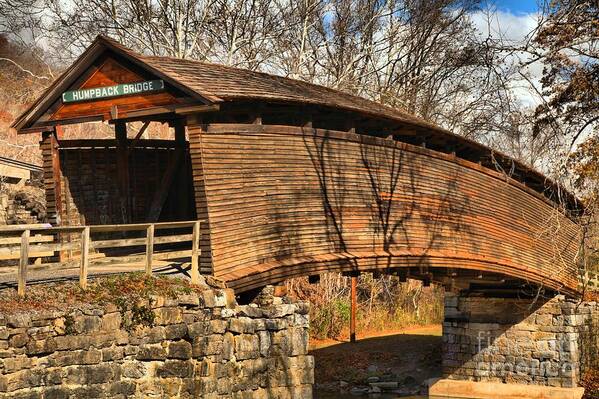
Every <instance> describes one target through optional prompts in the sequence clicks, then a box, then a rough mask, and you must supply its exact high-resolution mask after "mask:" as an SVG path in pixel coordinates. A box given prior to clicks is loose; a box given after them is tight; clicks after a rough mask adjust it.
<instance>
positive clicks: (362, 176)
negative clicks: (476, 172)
mask: <svg viewBox="0 0 599 399" xmlns="http://www.w3.org/2000/svg"><path fill="white" fill-rule="evenodd" d="M360 137H361V138H360V142H349V141H348V140H343V139H339V138H335V137H331V133H330V132H329V131H324V133H320V134H318V133H317V132H316V131H315V130H313V129H306V131H305V133H304V135H303V142H304V149H305V151H306V153H307V155H308V157H309V160H310V162H311V164H312V170H309V171H306V173H313V174H314V175H315V178H316V180H317V183H318V187H311V186H309V185H308V184H304V186H302V187H298V188H296V189H295V191H294V192H293V193H292V199H291V200H290V201H291V202H292V204H290V206H291V207H292V208H294V209H302V210H305V209H310V207H311V206H313V203H314V201H319V202H320V206H319V207H318V208H319V210H318V212H319V213H320V216H319V218H320V219H319V220H320V223H322V224H323V226H322V229H323V232H324V234H325V238H324V242H322V241H323V240H322V239H320V241H319V242H318V243H317V245H308V244H306V242H309V243H310V244H314V243H313V241H310V240H315V239H316V240H318V239H319V237H318V235H316V234H314V235H312V234H311V233H310V232H309V231H302V229H303V228H305V227H304V226H301V225H300V224H299V223H298V224H293V223H288V220H287V219H288V215H287V214H286V212H287V209H282V207H281V206H280V204H278V203H277V201H276V200H273V201H272V202H271V209H272V210H273V214H272V215H271V216H272V220H273V223H272V224H271V226H270V233H272V234H274V235H275V236H277V237H279V240H278V241H277V242H278V243H279V244H278V246H273V247H272V248H270V251H271V252H272V253H273V254H274V258H275V259H277V260H283V259H285V258H290V257H293V256H294V255H295V256H298V255H299V256H301V255H318V254H319V253H320V254H326V253H329V254H330V253H332V254H335V253H352V252H357V253H359V252H368V253H372V254H374V253H377V254H378V255H379V257H378V259H377V260H376V261H374V262H373V261H370V262H368V261H366V262H361V260H360V259H359V258H358V259H350V260H341V261H338V262H337V263H340V267H341V269H342V270H344V271H351V270H353V271H357V270H361V271H365V270H369V269H379V270H381V269H389V268H392V267H393V253H394V252H398V251H403V252H404V253H409V252H411V251H413V252H415V253H418V254H420V255H421V256H418V257H412V259H411V262H410V266H413V267H416V268H418V269H419V270H420V272H421V273H425V274H426V273H427V272H428V267H429V266H433V265H432V264H431V262H430V259H429V258H428V257H427V254H428V252H429V251H430V250H431V249H434V250H437V251H443V250H453V249H454V248H448V246H447V243H448V242H455V241H456V239H455V238H453V237H452V236H453V235H455V234H459V236H460V237H461V238H460V239H461V240H464V241H466V242H467V243H468V244H469V245H471V249H472V250H474V251H478V249H479V248H478V246H477V243H476V240H475V239H474V234H473V232H472V230H471V228H470V226H469V224H468V223H467V222H465V221H464V220H463V216H464V215H468V214H472V209H471V202H470V199H469V196H468V194H467V193H464V192H462V191H461V190H460V187H459V184H458V180H459V178H460V175H459V168H457V167H451V166H450V167H449V168H447V170H446V171H445V172H444V173H445V176H446V178H444V179H440V178H437V177H435V176H434V175H433V176H431V173H429V171H427V165H426V164H423V157H422V156H418V155H415V154H413V153H410V152H408V151H405V150H402V149H401V148H399V146H398V145H390V146H382V145H380V144H377V143H376V142H375V141H374V139H373V138H372V137H367V136H360ZM379 140H380V139H379ZM430 187H433V188H434V191H433V192H431V191H430ZM427 190H428V191H427ZM309 212H314V210H312V211H309ZM307 218H311V220H312V221H313V220H314V219H315V215H312V214H310V215H308V217H307ZM318 227H319V226H308V230H309V229H310V228H318ZM306 236H308V237H310V240H306ZM314 248H317V250H316V251H315V250H314ZM437 253H438V252H437ZM404 256H405V255H404ZM396 266H397V264H396Z"/></svg>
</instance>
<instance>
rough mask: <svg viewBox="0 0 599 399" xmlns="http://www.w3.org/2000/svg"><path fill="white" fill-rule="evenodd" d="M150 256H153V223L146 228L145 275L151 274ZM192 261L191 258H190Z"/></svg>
mask: <svg viewBox="0 0 599 399" xmlns="http://www.w3.org/2000/svg"><path fill="white" fill-rule="evenodd" d="M152 256H154V225H153V224H151V225H149V226H148V228H147V229H146V275H147V276H151V275H152ZM192 262H193V260H192Z"/></svg>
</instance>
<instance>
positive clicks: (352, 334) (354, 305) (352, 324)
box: [349, 275, 358, 342]
mask: <svg viewBox="0 0 599 399" xmlns="http://www.w3.org/2000/svg"><path fill="white" fill-rule="evenodd" d="M357 287H358V276H357V275H352V276H351V317H350V321H349V341H350V342H356V312H357V309H358V300H357V292H356V291H357Z"/></svg>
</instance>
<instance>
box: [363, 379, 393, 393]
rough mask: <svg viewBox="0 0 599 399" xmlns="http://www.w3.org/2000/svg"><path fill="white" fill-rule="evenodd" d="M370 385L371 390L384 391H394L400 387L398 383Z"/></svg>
mask: <svg viewBox="0 0 599 399" xmlns="http://www.w3.org/2000/svg"><path fill="white" fill-rule="evenodd" d="M368 385H370V387H371V388H375V387H376V388H379V389H381V390H383V391H392V390H394V389H397V388H398V387H399V383H398V382H397V381H381V382H371V383H369V384H368Z"/></svg>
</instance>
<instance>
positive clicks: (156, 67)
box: [12, 35, 582, 211]
mask: <svg viewBox="0 0 599 399" xmlns="http://www.w3.org/2000/svg"><path fill="white" fill-rule="evenodd" d="M104 50H108V51H112V52H114V53H117V54H119V55H120V56H123V57H125V58H126V59H127V60H129V61H131V62H133V63H135V64H136V65H137V66H140V67H142V68H144V69H146V70H148V71H149V72H151V73H153V74H154V75H156V76H158V77H159V78H161V79H164V80H166V81H168V82H169V83H171V84H172V85H173V86H175V87H176V88H178V89H180V90H183V91H184V92H186V93H187V94H188V95H190V96H191V97H195V98H196V99H197V100H199V101H201V102H203V103H205V104H222V103H231V102H240V101H263V102H276V103H288V104H297V105H317V106H323V107H327V108H332V109H338V110H344V111H348V112H355V113H359V114H361V115H364V116H367V117H370V118H374V119H382V120H388V121H395V122H398V123H400V124H402V125H404V126H408V127H411V128H414V129H416V130H417V132H418V133H421V132H426V135H427V136H428V137H434V138H435V139H436V140H437V141H438V142H441V143H446V144H447V146H448V147H449V146H452V147H456V146H459V147H462V148H465V149H467V150H468V151H469V152H471V153H472V154H476V155H475V157H480V158H486V159H487V160H488V161H489V162H488V163H490V164H491V163H492V164H496V165H500V166H501V167H502V168H504V169H508V170H509V169H512V170H513V172H514V173H513V174H512V177H513V178H515V179H516V180H519V181H521V182H524V183H525V184H527V185H529V186H530V187H531V188H532V189H533V190H535V191H537V192H539V193H541V194H543V195H545V196H546V197H548V198H551V199H552V200H556V198H558V197H559V198H566V199H567V203H568V208H569V209H571V210H576V211H579V210H580V209H581V208H582V205H581V204H580V203H579V201H578V200H577V199H576V198H575V197H574V196H573V195H572V194H570V193H569V192H567V191H566V190H563V189H562V188H561V187H560V186H559V185H557V184H556V183H554V182H552V181H550V180H549V179H548V178H546V177H545V176H544V175H542V174H541V173H539V172H537V171H536V170H534V169H532V168H530V167H528V166H526V165H525V164H523V163H521V162H518V161H516V160H514V159H512V158H510V157H509V156H507V155H505V154H502V153H501V152H498V151H495V150H492V149H490V148H488V147H486V146H484V145H482V144H480V143H477V142H475V141H473V140H470V139H467V138H464V137H462V136H459V135H456V134H455V133H453V132H451V131H448V130H446V129H443V128H442V127H440V126H438V125H435V124H433V123H431V122H428V121H426V120H424V119H422V118H419V117H417V116H415V115H412V114H410V113H408V112H406V111H403V110H400V109H397V108H392V107H389V106H386V105H383V104H380V103H377V102H375V101H371V100H368V99H365V98H362V97H359V96H356V95H352V94H349V93H345V92H342V91H338V90H334V89H330V88H327V87H324V86H320V85H315V84H312V83H308V82H303V81H299V80H295V79H290V78H286V77H282V76H276V75H271V74H267V73H262V72H256V71H250V70H246V69H240V68H235V67H229V66H224V65H219V64H211V63H206V62H200V61H194V60H185V59H178V58H172V57H158V56H146V55H142V54H139V53H136V52H134V51H133V50H131V49H129V48H127V47H125V46H123V45H122V44H120V43H118V42H117V41H115V40H113V39H110V38H108V37H105V36H101V35H99V36H98V37H97V38H96V40H95V41H94V43H93V44H92V45H91V46H90V47H89V48H88V49H87V50H86V52H84V54H83V55H82V56H81V57H80V58H79V59H78V60H77V61H76V62H75V63H74V65H73V66H72V67H71V68H70V69H69V70H67V71H66V72H65V73H64V74H63V75H62V76H61V77H59V78H58V79H57V80H56V81H55V82H54V83H53V84H52V85H51V86H50V87H49V88H48V90H47V91H46V92H45V93H44V94H43V95H42V96H41V97H40V98H39V99H38V101H36V103H34V104H33V105H32V106H31V107H30V108H29V109H28V110H26V111H25V112H24V113H23V114H22V115H21V116H20V117H19V118H17V119H16V120H15V121H14V123H13V125H12V127H14V128H16V129H17V130H18V131H27V129H28V128H29V129H30V128H31V126H32V125H33V124H34V123H35V122H36V118H38V117H39V115H40V114H41V112H42V111H44V110H45V109H47V108H49V106H50V104H51V103H52V102H54V101H56V99H57V98H59V96H60V93H61V91H62V89H64V88H65V87H67V86H68V84H72V83H73V82H74V81H75V80H76V79H77V78H78V77H79V76H78V75H77V72H78V71H79V72H81V70H82V69H83V68H86V67H89V64H90V59H91V58H93V57H95V56H97V55H98V54H99V53H100V52H101V51H104ZM423 135H424V134H423ZM458 156H459V155H458ZM476 161H480V159H478V160H476Z"/></svg>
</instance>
